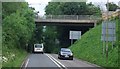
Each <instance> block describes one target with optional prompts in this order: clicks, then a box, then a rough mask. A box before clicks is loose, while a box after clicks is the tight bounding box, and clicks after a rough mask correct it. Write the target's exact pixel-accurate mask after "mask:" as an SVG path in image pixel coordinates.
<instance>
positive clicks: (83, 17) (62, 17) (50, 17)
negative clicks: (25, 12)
mask: <svg viewBox="0 0 120 69" xmlns="http://www.w3.org/2000/svg"><path fill="white" fill-rule="evenodd" d="M36 19H40V20H56V19H57V20H100V19H101V17H98V16H94V15H45V16H42V17H40V16H37V17H36Z"/></svg>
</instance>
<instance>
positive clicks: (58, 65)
mask: <svg viewBox="0 0 120 69" xmlns="http://www.w3.org/2000/svg"><path fill="white" fill-rule="evenodd" d="M45 55H46V56H47V57H48V58H50V60H52V61H53V62H54V63H55V64H56V65H57V66H58V67H61V66H60V65H59V64H58V63H56V62H55V61H54V60H53V59H52V58H51V57H50V56H48V54H45Z"/></svg>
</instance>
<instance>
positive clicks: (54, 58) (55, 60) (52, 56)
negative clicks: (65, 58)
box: [50, 55, 66, 68]
mask: <svg viewBox="0 0 120 69" xmlns="http://www.w3.org/2000/svg"><path fill="white" fill-rule="evenodd" d="M50 57H51V58H53V59H54V60H55V61H56V62H57V63H59V64H60V65H61V66H62V67H64V68H66V67H65V66H64V65H63V64H62V63H61V62H59V61H58V60H57V59H55V58H54V57H53V56H51V55H50Z"/></svg>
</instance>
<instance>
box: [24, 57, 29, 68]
mask: <svg viewBox="0 0 120 69" xmlns="http://www.w3.org/2000/svg"><path fill="white" fill-rule="evenodd" d="M28 62H29V59H27V61H26V64H25V68H26V67H27V65H28Z"/></svg>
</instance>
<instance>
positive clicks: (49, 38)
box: [43, 26, 58, 53]
mask: <svg viewBox="0 0 120 69" xmlns="http://www.w3.org/2000/svg"><path fill="white" fill-rule="evenodd" d="M43 37H44V40H43V42H44V46H45V51H46V52H51V53H53V52H54V53H55V52H57V48H58V45H57V43H56V39H57V32H56V27H55V26H47V27H46V30H45V32H44V33H43Z"/></svg>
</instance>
